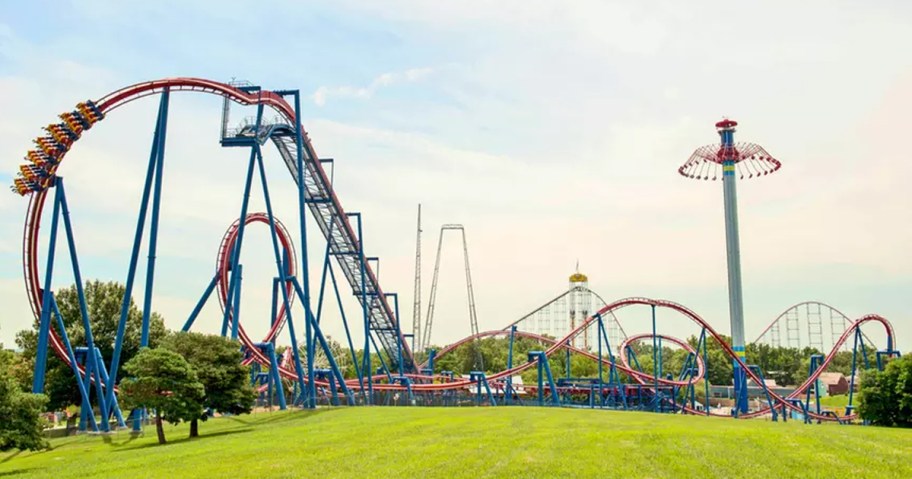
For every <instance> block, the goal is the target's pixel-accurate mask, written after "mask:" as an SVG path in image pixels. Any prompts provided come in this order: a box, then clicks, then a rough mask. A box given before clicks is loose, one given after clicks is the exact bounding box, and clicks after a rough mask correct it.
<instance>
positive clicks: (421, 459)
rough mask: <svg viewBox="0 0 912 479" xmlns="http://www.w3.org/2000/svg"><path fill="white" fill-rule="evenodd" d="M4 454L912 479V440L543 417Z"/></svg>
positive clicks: (904, 435) (136, 468)
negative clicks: (911, 461) (161, 444)
mask: <svg viewBox="0 0 912 479" xmlns="http://www.w3.org/2000/svg"><path fill="white" fill-rule="evenodd" d="M187 432H188V429H187V426H186V425H181V426H178V427H170V426H169V427H167V430H166V434H167V436H168V439H169V441H170V442H169V444H167V445H164V446H159V445H158V444H157V443H156V439H155V431H154V429H153V428H149V429H148V430H147V432H146V434H145V436H143V437H138V438H135V439H133V438H131V437H130V435H129V434H128V433H117V434H115V435H113V436H110V437H106V438H105V437H98V436H86V435H83V436H78V437H70V438H62V439H56V440H54V441H52V445H53V449H52V450H50V451H45V452H39V453H19V454H11V453H6V454H2V455H0V477H8V476H9V477H16V478H19V477H22V478H27V477H43V478H66V477H77V478H80V479H88V478H92V477H129V478H145V477H231V478H242V477H255V478H260V479H262V478H279V477H304V476H312V477H321V478H322V477H356V476H357V477H384V478H397V477H430V476H439V477H445V478H447V479H450V478H460V477H466V478H477V477H536V478H538V477H624V478H634V477H653V478H657V477H676V478H681V477H700V478H713V477H726V478H727V477H750V478H761V477H766V478H771V479H772V478H781V477H829V478H838V477H877V478H890V477H897V478H899V477H905V478H909V477H912V464H910V459H912V431H910V430H899V429H883V428H875V427H860V426H837V425H804V424H800V423H798V422H791V421H790V422H789V423H787V424H783V423H772V422H768V421H763V420H752V421H735V420H730V419H718V418H705V417H693V416H675V415H658V414H650V413H634V412H613V411H592V410H571V409H548V408H531V407H526V408H448V409H436V408H379V407H377V408H345V409H321V410H318V411H315V412H300V411H297V412H283V413H278V412H277V413H259V414H256V415H250V416H240V417H233V418H221V419H215V420H211V421H209V422H207V423H203V424H201V427H200V432H201V434H202V436H201V437H200V438H198V439H194V440H192V441H191V440H188V439H186V435H187Z"/></svg>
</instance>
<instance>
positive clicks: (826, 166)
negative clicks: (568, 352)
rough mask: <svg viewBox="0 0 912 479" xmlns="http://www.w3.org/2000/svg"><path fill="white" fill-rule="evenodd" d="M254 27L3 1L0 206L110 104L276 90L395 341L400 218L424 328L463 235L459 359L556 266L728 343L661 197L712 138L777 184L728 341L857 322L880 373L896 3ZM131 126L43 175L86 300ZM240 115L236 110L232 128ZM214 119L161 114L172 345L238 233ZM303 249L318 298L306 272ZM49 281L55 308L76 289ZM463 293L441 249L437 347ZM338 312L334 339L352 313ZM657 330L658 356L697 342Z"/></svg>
mask: <svg viewBox="0 0 912 479" xmlns="http://www.w3.org/2000/svg"><path fill="white" fill-rule="evenodd" d="M251 5H252V4H251V3H250V2H235V1H224V0H223V1H218V2H210V1H198V2H185V1H181V2H177V1H167V0H165V1H160V2H146V1H133V0H124V1H118V2H114V1H102V0H83V1H60V2H50V1H34V2H17V1H12V0H0V105H2V111H3V115H0V183H3V184H9V183H10V182H11V180H12V178H13V176H14V174H15V172H16V171H17V167H18V165H19V163H21V162H22V157H23V155H24V154H25V152H26V151H27V150H28V149H29V148H30V147H31V140H32V139H33V138H34V137H36V136H38V135H40V134H41V130H40V128H41V127H42V126H43V125H45V124H47V123H50V122H52V121H56V120H55V117H56V115H57V114H59V113H60V112H63V111H67V110H70V109H72V108H73V106H74V105H75V104H76V103H77V102H79V101H83V100H85V99H89V98H92V99H97V98H100V97H102V96H104V95H105V94H107V93H108V92H111V91H114V90H116V89H118V88H121V87H123V86H126V85H130V84H133V83H137V82H141V81H145V80H152V79H158V78H164V77H178V76H193V77H201V78H207V79H212V80H218V81H230V80H232V79H236V80H247V81H250V82H253V83H254V84H258V85H261V86H263V87H264V88H266V89H298V90H300V92H301V95H302V101H303V104H302V110H303V112H302V122H303V125H304V127H305V129H306V130H307V131H308V133H309V135H310V138H311V140H312V141H313V145H314V147H315V149H316V151H317V152H319V154H320V156H321V157H323V158H334V159H335V170H334V177H335V183H334V185H335V188H336V191H337V194H338V196H339V198H340V199H341V202H342V205H343V207H344V208H345V210H346V211H350V212H353V211H358V212H361V213H362V214H363V218H364V238H365V239H364V242H365V248H366V250H367V254H368V255H369V256H378V257H380V258H381V260H380V282H381V284H382V287H383V289H384V291H386V292H398V293H399V306H400V309H401V313H400V315H401V316H402V318H403V324H404V325H405V328H404V329H405V330H406V331H409V330H410V329H411V321H412V319H411V318H412V304H413V294H412V288H413V275H414V255H415V227H416V225H415V221H416V210H417V205H418V204H419V203H421V204H422V211H423V228H424V235H423V240H422V241H423V244H424V248H423V251H422V253H423V258H424V262H423V278H424V283H423V291H424V295H423V298H422V304H423V305H424V306H423V307H424V308H426V306H427V301H428V296H427V295H428V291H429V290H430V278H431V275H432V271H433V259H434V254H435V253H436V243H437V238H438V234H439V227H440V225H442V224H444V223H460V224H463V225H464V226H465V228H466V235H467V240H468V251H469V256H470V263H471V268H472V279H473V282H474V293H475V299H476V303H477V311H478V323H479V327H480V329H481V330H488V329H495V328H501V327H503V326H504V325H506V324H508V323H509V322H511V321H513V320H515V319H517V318H518V317H520V316H522V315H523V314H525V313H526V312H529V311H531V310H532V309H533V308H535V307H537V306H538V305H540V304H542V303H544V302H545V301H546V300H548V299H550V298H551V297H553V296H555V295H556V294H558V293H559V292H560V291H562V290H564V289H566V287H567V277H568V276H569V275H570V274H571V273H573V272H574V269H575V267H576V264H577V262H578V263H579V268H580V270H581V271H582V272H584V273H586V274H587V275H588V276H589V278H590V287H591V288H592V289H593V290H595V291H596V292H598V293H599V294H600V295H601V296H602V297H604V298H606V299H607V300H609V301H611V300H613V299H619V298H623V297H628V296H646V297H653V298H663V299H668V300H672V301H676V302H679V303H682V304H684V305H687V306H688V307H690V308H691V309H693V310H694V311H696V312H697V313H698V314H700V315H701V316H702V317H704V318H705V319H707V320H708V321H709V322H710V323H711V324H712V325H713V326H714V327H715V328H717V329H718V330H720V331H722V332H725V333H727V332H728V331H729V320H728V303H727V279H726V264H725V251H724V248H725V238H724V225H723V214H722V213H723V211H722V185H721V183H720V182H707V181H694V180H689V179H685V178H683V177H681V176H679V175H678V174H677V168H678V166H680V165H681V164H682V163H683V162H684V161H686V160H687V158H688V157H689V156H690V154H691V153H692V152H693V150H694V149H695V148H697V147H699V146H701V145H704V144H710V143H715V142H717V141H718V136H717V134H716V132H715V130H714V127H713V125H714V123H715V122H716V121H718V120H719V119H721V118H723V117H730V118H733V119H735V120H737V121H738V122H739V127H738V132H737V133H736V140H741V141H749V142H755V143H758V144H761V145H763V146H764V147H765V148H766V149H767V150H768V151H769V152H771V153H772V154H773V155H774V156H776V157H777V158H778V159H780V160H781V161H782V164H783V166H782V169H781V170H780V171H779V172H777V173H776V174H775V175H772V176H768V177H763V178H761V179H753V180H750V181H744V182H740V183H739V184H738V195H739V214H740V228H741V253H742V269H743V282H744V304H745V318H746V319H745V323H746V324H745V329H746V334H747V336H748V339H749V340H750V339H752V338H753V337H756V336H757V335H758V334H759V333H760V332H761V331H762V330H763V329H764V328H765V326H766V325H767V324H768V323H769V322H770V321H772V319H774V318H775V317H776V316H777V315H779V313H781V312H782V311H784V310H786V309H787V308H788V307H789V306H791V305H792V304H795V303H797V302H800V301H805V300H818V301H823V302H825V303H828V304H831V305H833V306H834V307H836V308H838V309H840V310H841V311H843V312H845V313H846V314H847V315H848V316H849V317H851V318H857V317H860V316H862V315H864V314H868V313H878V314H881V315H883V316H885V317H887V318H888V319H890V320H891V321H892V323H893V325H894V327H895V328H896V331H897V343H898V346H899V348H900V349H903V345H904V344H910V342H912V324H910V317H909V316H910V305H912V301H910V299H909V298H910V296H909V291H910V290H912V257H910V255H909V253H908V246H909V244H910V243H912V224H910V222H909V221H908V218H909V210H908V209H909V207H910V206H912V190H910V188H909V187H908V185H907V182H908V181H910V178H912V162H909V161H908V154H907V153H904V151H905V150H903V149H902V148H903V147H902V146H901V145H902V144H903V143H902V142H901V141H899V140H902V139H903V138H904V137H905V135H906V134H908V133H907V132H906V131H905V128H904V127H905V126H906V125H907V124H908V113H907V112H908V111H909V110H910V109H912V50H910V49H908V48H907V47H906V46H907V45H910V44H912V5H910V4H909V3H908V2H901V1H882V2H852V1H806V2H784V1H769V2H762V3H760V2H730V1H729V2H716V1H691V2H675V1H665V2H603V1H584V0H583V1H576V2H569V3H568V2H538V1H513V0H502V1H496V2H487V1H477V0H466V1H462V2H422V1H412V0H392V1H387V2H367V1H362V2H357V1H337V2H307V1H290V0H289V1H284V2H266V1H264V2H259V3H258V4H257V7H256V8H252V7H251ZM156 109H157V101H156V99H154V98H147V99H144V100H141V101H137V102H134V103H131V104H129V105H128V106H126V107H124V108H121V109H118V110H116V111H115V112H113V113H112V114H111V115H109V117H108V118H107V119H105V120H104V121H103V122H102V123H100V124H99V125H98V126H96V127H95V128H94V129H93V130H92V131H91V132H89V133H87V134H86V135H85V136H84V137H83V138H82V139H81V140H80V141H79V142H78V143H77V144H76V145H75V146H74V148H73V149H72V150H71V152H70V153H69V154H68V155H67V158H66V161H65V162H64V166H63V167H61V169H60V171H59V173H60V174H61V176H64V177H65V178H66V184H67V194H68V198H69V202H70V206H71V209H72V210H73V211H72V215H73V221H74V226H75V230H76V237H77V248H78V250H79V259H80V266H81V268H82V271H83V275H84V276H85V277H86V278H92V279H96V278H97V279H103V280H116V281H123V280H124V278H125V277H126V269H127V263H128V260H129V250H130V246H131V243H132V238H133V228H134V227H135V224H136V215H137V211H138V204H139V198H140V192H141V188H142V183H143V175H144V171H145V164H146V162H147V161H148V160H147V159H148V155H149V148H150V144H151V140H152V134H153V126H154V119H155V114H156ZM251 114H253V111H252V110H249V109H247V110H243V109H240V110H239V109H238V108H235V109H234V110H232V121H233V122H236V121H240V119H241V118H242V117H243V116H247V115H251ZM220 115H221V100H220V99H219V98H217V97H213V96H208V95H199V94H196V95H194V94H189V93H176V94H174V95H173V97H172V101H171V108H170V115H169V129H168V138H167V147H166V159H165V163H166V166H165V170H164V178H165V179H164V186H163V200H162V202H163V203H162V220H161V225H162V226H161V236H160V239H159V251H158V260H157V261H158V263H157V267H156V278H157V279H156V282H155V295H154V300H153V309H155V310H156V311H159V312H160V313H162V315H163V316H164V317H165V321H166V325H167V326H168V327H170V328H172V329H176V328H179V327H180V326H181V325H182V324H183V322H184V320H185V319H186V317H187V315H188V314H189V312H190V311H191V310H192V307H193V305H194V304H195V303H196V301H197V300H198V298H199V296H200V294H201V293H202V291H203V290H204V288H205V286H206V284H208V281H209V279H210V278H211V276H212V274H213V268H214V262H215V255H216V248H217V247H218V244H219V241H220V239H221V237H222V234H223V233H224V231H225V229H226V228H227V227H228V225H229V224H230V223H231V222H232V221H233V220H234V219H235V218H237V217H238V214H239V212H240V202H241V194H242V185H243V181H244V173H245V168H246V160H247V152H245V151H243V150H241V149H227V148H222V147H220V146H219V144H218V134H219V133H218V129H219V121H220ZM266 163H267V166H266V169H267V175H268V176H269V178H270V193H271V195H272V198H273V202H274V203H275V209H276V215H277V216H278V217H279V218H280V219H281V220H282V221H283V222H284V223H285V224H286V226H287V227H288V229H289V230H290V231H298V222H297V217H298V216H297V215H298V213H297V212H298V210H297V205H296V202H295V189H294V186H293V183H292V181H291V179H290V178H289V177H288V173H287V171H285V170H284V169H283V168H284V167H283V165H282V163H281V160H280V158H279V156H278V154H277V153H276V152H275V151H271V150H270V151H267V153H266ZM252 198H253V199H252V200H251V201H252V202H251V211H260V210H262V209H263V201H262V193H261V192H260V191H259V189H257V188H254V191H253V195H252ZM26 205H27V200H25V199H23V198H20V197H18V196H16V195H14V194H11V193H3V194H0V304H2V308H0V343H4V344H6V345H8V346H10V345H12V342H13V338H14V336H15V333H16V331H18V330H20V329H24V328H27V327H29V325H30V324H31V322H32V321H33V318H32V317H31V311H30V308H29V306H28V303H27V301H26V297H25V293H24V288H23V281H22V269H21V234H22V221H23V218H24V213H25V210H26ZM309 228H310V229H309V231H310V233H309V235H308V238H307V243H308V247H309V250H308V251H309V255H308V256H309V258H310V266H311V268H310V276H311V283H312V284H311V288H312V290H313V291H314V296H317V292H318V290H319V277H320V269H319V267H320V265H322V255H323V248H324V247H325V243H321V239H320V238H319V236H318V235H317V234H315V232H314V229H315V228H313V223H312V222H311V223H310V226H309ZM47 229H48V228H46V227H45V228H44V229H43V232H44V235H45V239H44V240H43V241H46V232H47ZM296 236H298V235H296ZM269 241H270V239H269V235H268V231H267V229H266V228H263V227H262V226H259V227H257V226H255V227H253V228H251V229H250V230H249V234H248V236H247V239H246V240H245V245H244V246H245V249H244V253H243V255H242V262H243V264H244V273H245V274H244V286H243V296H242V298H243V306H242V313H241V316H242V323H243V324H244V325H245V327H246V328H247V330H248V331H249V332H251V334H252V335H253V336H258V335H262V334H263V333H264V332H265V331H266V329H267V326H268V323H269V318H268V315H269V297H270V284H271V278H272V276H273V275H274V274H275V264H274V261H273V260H272V259H271V250H270V248H271V246H270V243H269ZM295 241H296V244H297V245H298V246H299V247H300V246H301V238H299V237H297V238H296V239H295ZM44 248H46V246H44ZM58 251H59V252H62V251H63V249H59V250H58ZM144 255H145V253H144ZM143 257H145V256H143ZM61 258H63V259H62V260H59V261H58V263H57V275H56V277H55V283H54V285H52V287H53V288H60V287H65V286H67V285H68V284H71V283H72V276H71V274H70V268H69V266H68V265H67V264H66V262H65V261H63V260H64V259H66V256H62V257H61ZM42 261H43V259H42ZM462 265H463V258H462V256H461V254H460V248H459V244H458V241H457V237H456V236H452V237H446V238H444V254H443V260H442V263H441V268H440V269H441V273H440V285H439V292H438V297H437V302H438V304H437V308H436V314H435V324H434V335H433V338H432V339H433V342H435V343H438V344H441V343H448V342H451V341H453V340H456V339H458V338H461V337H463V336H466V335H468V333H469V321H468V313H467V300H466V291H465V279H464V273H463V266H462ZM144 268H145V266H144V265H142V266H141V267H140V269H139V276H138V277H139V280H138V281H137V286H136V287H137V289H136V292H135V293H134V296H135V297H136V298H141V293H140V292H141V291H142V288H143V283H144V280H143V279H142V278H144V276H145V270H144ZM342 293H343V296H345V302H344V304H345V308H346V314H347V315H348V316H349V317H355V318H357V315H358V308H357V307H356V303H355V302H354V300H353V299H352V298H351V294H350V293H351V290H350V289H349V288H347V287H343V288H342ZM296 311H298V314H300V308H298V309H297V310H296ZM422 314H424V311H423V312H422ZM326 315H327V317H326V319H324V321H323V325H324V326H323V327H324V329H325V331H326V332H327V334H329V335H330V336H333V337H335V338H342V337H343V334H344V333H343V328H342V322H341V317H340V315H339V313H338V311H337V308H335V307H332V306H327V307H326ZM662 315H663V317H661V318H660V320H659V321H660V322H659V329H660V330H662V331H663V332H667V333H669V334H673V335H679V336H684V335H687V334H692V333H693V332H694V329H693V327H692V326H690V325H689V324H688V323H687V322H686V321H685V320H683V318H681V317H680V316H675V315H674V314H671V313H667V314H666V313H662ZM219 318H220V315H219V312H218V305H217V304H215V303H214V302H213V303H211V304H209V305H207V307H206V308H205V309H204V310H203V314H202V316H201V317H200V320H199V322H198V324H197V326H198V327H199V329H200V330H202V331H206V332H213V333H214V332H217V330H218V324H219ZM648 319H649V318H648V312H647V311H643V310H639V312H633V313H630V314H626V315H625V316H624V317H623V318H622V322H623V325H624V328H625V329H626V330H627V332H628V333H633V332H644V331H647V330H648V328H649V323H648ZM359 335H360V333H356V334H355V336H356V337H358V336H359Z"/></svg>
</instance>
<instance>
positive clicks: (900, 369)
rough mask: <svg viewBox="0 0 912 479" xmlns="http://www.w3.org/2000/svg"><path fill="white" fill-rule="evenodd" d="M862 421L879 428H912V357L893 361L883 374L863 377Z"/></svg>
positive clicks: (869, 372) (870, 373)
mask: <svg viewBox="0 0 912 479" xmlns="http://www.w3.org/2000/svg"><path fill="white" fill-rule="evenodd" d="M860 399H861V404H860V405H859V407H858V413H859V414H860V415H861V417H862V419H865V420H867V421H871V423H872V424H877V425H880V426H900V427H912V356H908V355H907V356H903V357H902V358H899V359H893V360H891V361H890V362H889V363H888V364H887V366H886V367H885V368H884V370H883V371H877V370H873V369H871V370H868V371H866V372H864V373H863V374H862V379H861V393H860Z"/></svg>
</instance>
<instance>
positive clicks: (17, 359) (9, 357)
mask: <svg viewBox="0 0 912 479" xmlns="http://www.w3.org/2000/svg"><path fill="white" fill-rule="evenodd" d="M33 369H34V366H33V365H32V362H31V361H29V360H28V359H27V358H26V357H25V356H23V355H22V354H19V353H17V352H15V351H10V350H8V349H3V346H2V345H0V370H2V371H6V372H7V374H9V376H10V377H11V378H12V379H13V380H14V381H15V382H16V384H17V385H18V386H19V389H20V390H21V391H22V392H31V390H32V370H33Z"/></svg>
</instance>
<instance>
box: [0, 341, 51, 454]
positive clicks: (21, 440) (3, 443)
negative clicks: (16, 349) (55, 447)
mask: <svg viewBox="0 0 912 479" xmlns="http://www.w3.org/2000/svg"><path fill="white" fill-rule="evenodd" d="M5 356H6V359H8V358H9V355H5ZM45 404H47V397H46V396H44V395H43V394H29V393H24V392H22V389H21V388H20V386H19V385H18V384H17V383H16V381H15V380H14V379H13V378H12V377H11V376H10V375H9V370H8V369H7V368H6V367H5V366H4V365H3V364H0V451H8V450H10V449H27V450H30V451H36V450H39V449H44V448H46V447H47V446H48V444H47V441H45V439H44V434H43V432H42V430H43V429H44V421H43V420H42V419H41V412H42V411H44V406H45Z"/></svg>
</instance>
